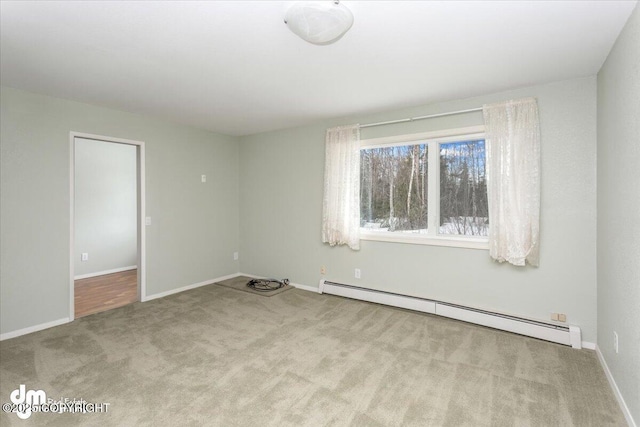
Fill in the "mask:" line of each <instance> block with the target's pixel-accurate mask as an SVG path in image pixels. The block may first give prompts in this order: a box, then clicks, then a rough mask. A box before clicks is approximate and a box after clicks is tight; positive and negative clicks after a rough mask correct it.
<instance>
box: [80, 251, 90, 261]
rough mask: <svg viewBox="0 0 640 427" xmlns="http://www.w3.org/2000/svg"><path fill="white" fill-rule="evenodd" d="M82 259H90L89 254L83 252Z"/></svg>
mask: <svg viewBox="0 0 640 427" xmlns="http://www.w3.org/2000/svg"><path fill="white" fill-rule="evenodd" d="M80 261H89V254H88V253H86V252H83V253H82V255H80Z"/></svg>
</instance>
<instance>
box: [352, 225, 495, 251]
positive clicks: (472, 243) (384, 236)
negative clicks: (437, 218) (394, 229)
mask: <svg viewBox="0 0 640 427" xmlns="http://www.w3.org/2000/svg"><path fill="white" fill-rule="evenodd" d="M360 240H372V241H377V242H390V243H409V244H412V245H429V246H448V247H455V248H465V249H485V250H487V249H489V241H488V240H487V238H486V237H456V236H426V235H424V234H422V235H419V234H410V233H389V232H375V231H368V230H367V231H360Z"/></svg>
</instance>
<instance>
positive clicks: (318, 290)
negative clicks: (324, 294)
mask: <svg viewBox="0 0 640 427" xmlns="http://www.w3.org/2000/svg"><path fill="white" fill-rule="evenodd" d="M289 284H290V285H291V286H293V287H294V288H296V289H302V290H303V291H309V292H315V293H316V294H319V293H320V289H318V288H316V287H313V286H309V285H301V284H299V283H289Z"/></svg>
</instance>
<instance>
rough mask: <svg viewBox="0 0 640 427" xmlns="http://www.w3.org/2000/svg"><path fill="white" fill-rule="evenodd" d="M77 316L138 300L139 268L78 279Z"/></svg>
mask: <svg viewBox="0 0 640 427" xmlns="http://www.w3.org/2000/svg"><path fill="white" fill-rule="evenodd" d="M74 288H75V317H76V319H77V318H78V317H83V316H88V315H89V314H94V313H99V312H101V311H105V310H111V309H112V308H117V307H122V306H123V305H127V304H131V303H133V302H136V301H137V300H138V270H128V271H123V272H120V273H113V274H105V275H104V276H96V277H89V278H88V279H80V280H76V281H75V283H74Z"/></svg>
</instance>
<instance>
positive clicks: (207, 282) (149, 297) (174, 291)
mask: <svg viewBox="0 0 640 427" xmlns="http://www.w3.org/2000/svg"><path fill="white" fill-rule="evenodd" d="M238 276H240V273H233V274H228V275H226V276H222V277H217V278H215V279H211V280H205V281H204V282H198V283H194V284H192V285H187V286H183V287H181V288H177V289H171V290H169V291H165V292H160V293H157V294H153V295H146V296H143V297H142V302H147V301H151V300H154V299H158V298H163V297H166V296H169V295H173V294H177V293H180V292H184V291H188V290H190V289H195V288H199V287H201V286H206V285H211V284H213V283H216V282H220V281H222V280H227V279H233V278H234V277H238Z"/></svg>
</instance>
